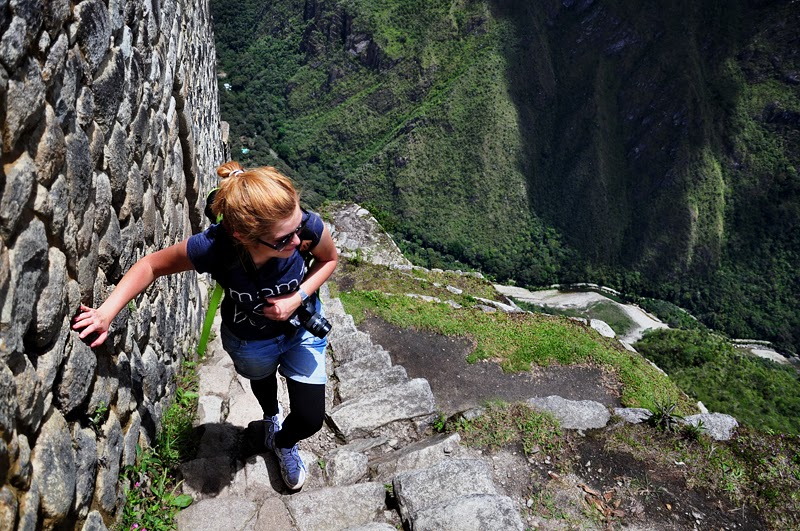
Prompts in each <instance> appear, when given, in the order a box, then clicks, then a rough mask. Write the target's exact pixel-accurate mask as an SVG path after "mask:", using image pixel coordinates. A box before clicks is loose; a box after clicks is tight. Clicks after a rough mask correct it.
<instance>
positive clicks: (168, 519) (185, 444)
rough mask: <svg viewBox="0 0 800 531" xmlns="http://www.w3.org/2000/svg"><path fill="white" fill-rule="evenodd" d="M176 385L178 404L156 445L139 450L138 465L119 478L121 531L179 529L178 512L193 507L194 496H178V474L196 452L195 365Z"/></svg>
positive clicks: (167, 417)
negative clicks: (120, 488)
mask: <svg viewBox="0 0 800 531" xmlns="http://www.w3.org/2000/svg"><path fill="white" fill-rule="evenodd" d="M177 383H178V387H177V390H176V396H175V401H174V402H173V403H172V405H171V406H170V407H169V408H168V409H167V411H166V412H165V413H164V418H163V419H162V424H161V429H160V431H159V432H158V434H157V436H156V441H155V444H154V445H153V447H152V448H146V449H143V448H141V447H139V446H137V448H136V463H135V464H133V465H129V466H127V467H125V469H124V470H123V471H122V473H121V474H120V482H121V483H122V485H123V491H124V493H125V504H124V505H123V507H122V517H121V521H120V524H119V525H120V527H119V529H121V530H125V531H127V530H131V529H138V530H142V529H148V530H151V531H167V530H173V529H176V522H175V517H176V516H177V514H178V512H179V511H180V510H181V509H183V508H185V507H188V506H189V505H190V504H191V503H192V498H191V496H189V495H186V494H178V489H179V487H180V483H179V482H178V481H177V480H176V479H175V472H176V470H177V467H178V465H180V464H181V463H182V462H184V461H186V460H188V459H190V458H191V457H193V456H194V454H195V450H196V447H195V444H196V441H195V440H194V438H193V432H192V421H193V420H194V416H195V412H196V410H197V399H198V395H197V393H196V391H195V390H196V388H197V378H196V374H195V363H194V362H184V364H183V368H182V371H181V374H180V375H179V377H178V382H177Z"/></svg>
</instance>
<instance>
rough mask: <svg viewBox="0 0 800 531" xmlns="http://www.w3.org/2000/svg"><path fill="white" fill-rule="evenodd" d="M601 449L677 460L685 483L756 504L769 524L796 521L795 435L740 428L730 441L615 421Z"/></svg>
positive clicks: (799, 467) (799, 470) (789, 525)
mask: <svg viewBox="0 0 800 531" xmlns="http://www.w3.org/2000/svg"><path fill="white" fill-rule="evenodd" d="M605 450H606V451H612V452H624V453H627V454H630V455H632V456H633V457H634V458H636V459H637V460H640V461H642V462H645V463H681V465H680V468H679V469H678V470H677V471H676V473H678V474H680V475H682V476H683V477H684V478H685V480H686V487H687V488H689V489H708V490H710V491H715V492H721V493H724V495H725V496H726V497H727V498H728V499H730V500H731V501H732V502H733V503H735V504H736V505H737V506H748V507H752V508H754V509H756V510H757V511H758V512H759V514H760V515H761V516H762V517H763V518H764V519H765V520H766V523H767V525H768V528H770V529H797V528H798V526H800V511H798V508H800V438H798V437H797V436H785V435H767V434H764V433H759V432H754V431H751V430H748V429H740V430H739V433H738V434H737V436H736V437H734V438H733V439H731V440H730V441H714V440H711V439H709V438H708V437H706V436H702V435H700V436H697V437H686V436H685V434H684V436H683V437H682V436H681V435H680V434H675V433H672V432H668V431H658V430H653V429H652V428H649V427H648V426H647V425H630V424H619V425H617V426H616V427H615V428H614V429H613V430H612V431H611V432H610V435H609V437H608V439H607V441H606V444H605Z"/></svg>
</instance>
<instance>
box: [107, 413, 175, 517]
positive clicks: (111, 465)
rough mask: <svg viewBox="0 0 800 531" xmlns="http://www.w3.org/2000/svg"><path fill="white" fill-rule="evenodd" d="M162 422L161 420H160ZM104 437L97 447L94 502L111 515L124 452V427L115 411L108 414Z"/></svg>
mask: <svg viewBox="0 0 800 531" xmlns="http://www.w3.org/2000/svg"><path fill="white" fill-rule="evenodd" d="M159 420H160V419H159ZM101 433H102V437H101V438H100V439H99V443H98V445H97V456H98V462H99V463H102V464H103V466H101V467H98V470H97V482H96V483H95V493H94V502H95V503H97V504H98V505H99V506H100V508H101V509H102V510H103V511H106V512H108V513H111V512H113V511H114V508H115V507H116V504H117V487H118V485H119V468H120V467H119V465H120V458H121V457H122V450H123V437H122V426H120V423H119V419H118V418H117V415H116V413H114V411H113V410H112V411H110V412H109V414H108V420H106V422H105V424H103V426H102V428H101Z"/></svg>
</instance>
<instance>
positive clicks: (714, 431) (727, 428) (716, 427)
mask: <svg viewBox="0 0 800 531" xmlns="http://www.w3.org/2000/svg"><path fill="white" fill-rule="evenodd" d="M683 420H684V422H686V423H687V424H691V425H693V426H699V425H701V423H702V426H703V432H704V433H707V434H708V435H710V436H711V437H712V438H713V439H716V440H717V441H727V440H729V439H730V438H731V437H733V434H734V432H735V431H736V428H738V427H739V423H738V422H737V421H736V419H735V418H733V417H731V416H730V415H725V414H723V413H705V414H700V415H690V416H688V417H685V418H684V419H683Z"/></svg>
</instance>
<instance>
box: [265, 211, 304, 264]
mask: <svg viewBox="0 0 800 531" xmlns="http://www.w3.org/2000/svg"><path fill="white" fill-rule="evenodd" d="M302 228H303V211H302V210H301V209H300V205H295V208H294V213H293V214H292V215H291V216H289V217H288V218H286V219H284V220H282V221H280V222H278V223H276V224H275V227H274V229H273V231H272V234H267V235H265V236H263V237H261V238H259V239H258V240H257V243H258V244H261V245H260V246H262V247H263V248H266V249H269V250H270V251H272V252H273V253H274V254H276V255H277V256H289V255H291V254H292V253H293V252H294V250H295V249H296V248H297V246H298V245H300V237H299V236H298V233H299V232H300V231H301V230H302Z"/></svg>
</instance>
